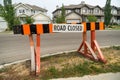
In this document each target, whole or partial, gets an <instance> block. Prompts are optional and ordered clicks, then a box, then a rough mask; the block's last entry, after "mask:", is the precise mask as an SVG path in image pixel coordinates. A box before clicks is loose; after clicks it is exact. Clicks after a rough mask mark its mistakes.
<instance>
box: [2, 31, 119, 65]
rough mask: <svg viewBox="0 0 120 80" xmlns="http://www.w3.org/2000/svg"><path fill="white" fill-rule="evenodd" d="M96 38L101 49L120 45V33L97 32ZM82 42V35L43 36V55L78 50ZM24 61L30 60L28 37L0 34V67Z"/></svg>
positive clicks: (54, 34) (59, 34)
mask: <svg viewBox="0 0 120 80" xmlns="http://www.w3.org/2000/svg"><path fill="white" fill-rule="evenodd" d="M87 33H88V41H89V40H90V39H89V37H90V32H87ZM96 38H97V41H98V43H99V45H100V46H101V47H102V46H113V45H120V31H97V33H96ZM34 39H35V35H34ZM81 41H82V33H53V34H42V35H41V55H46V54H53V53H56V52H63V51H70V50H77V49H78V47H79V45H80V43H81ZM23 59H30V46H29V38H28V36H23V35H14V34H3V33H2V34H1V33H0V65H2V64H6V63H11V62H14V61H19V60H23Z"/></svg>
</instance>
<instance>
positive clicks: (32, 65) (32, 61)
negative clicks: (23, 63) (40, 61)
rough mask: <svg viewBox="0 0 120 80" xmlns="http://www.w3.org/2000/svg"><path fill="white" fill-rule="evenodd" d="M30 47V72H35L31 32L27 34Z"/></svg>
mask: <svg viewBox="0 0 120 80" xmlns="http://www.w3.org/2000/svg"><path fill="white" fill-rule="evenodd" d="M29 40H30V49H31V72H33V73H34V72H35V48H34V41H33V36H32V34H30V35H29Z"/></svg>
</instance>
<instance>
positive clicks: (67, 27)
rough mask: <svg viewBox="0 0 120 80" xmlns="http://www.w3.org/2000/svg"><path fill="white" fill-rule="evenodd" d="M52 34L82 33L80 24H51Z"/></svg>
mask: <svg viewBox="0 0 120 80" xmlns="http://www.w3.org/2000/svg"><path fill="white" fill-rule="evenodd" d="M53 32H83V25H82V24H53Z"/></svg>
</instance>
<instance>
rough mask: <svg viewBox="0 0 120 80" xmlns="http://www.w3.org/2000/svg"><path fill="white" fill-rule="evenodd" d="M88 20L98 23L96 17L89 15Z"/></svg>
mask: <svg viewBox="0 0 120 80" xmlns="http://www.w3.org/2000/svg"><path fill="white" fill-rule="evenodd" d="M87 19H88V21H89V22H96V21H97V17H95V16H94V15H88V16H87Z"/></svg>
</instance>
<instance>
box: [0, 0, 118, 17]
mask: <svg viewBox="0 0 120 80" xmlns="http://www.w3.org/2000/svg"><path fill="white" fill-rule="evenodd" d="M81 1H85V3H86V4H90V5H94V6H95V5H99V6H101V7H103V6H105V3H106V0H12V2H13V4H14V3H19V2H21V3H27V4H31V5H37V6H39V7H42V8H45V9H47V10H48V12H47V13H48V16H50V17H52V12H53V11H54V10H55V9H56V6H57V5H58V6H59V7H61V6H62V4H64V5H70V4H80V3H81ZM0 3H2V0H0ZM111 5H115V6H118V7H120V0H111Z"/></svg>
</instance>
